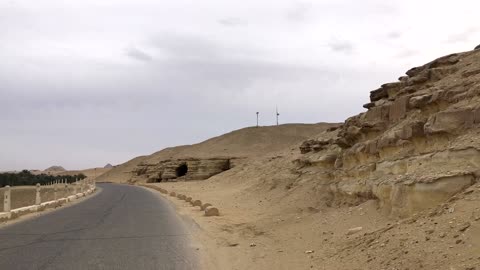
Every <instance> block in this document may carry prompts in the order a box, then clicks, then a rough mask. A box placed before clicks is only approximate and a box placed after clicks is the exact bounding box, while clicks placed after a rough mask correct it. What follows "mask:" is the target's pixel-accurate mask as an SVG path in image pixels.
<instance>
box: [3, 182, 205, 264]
mask: <svg viewBox="0 0 480 270" xmlns="http://www.w3.org/2000/svg"><path fill="white" fill-rule="evenodd" d="M97 187H100V189H101V190H100V191H97V193H98V194H96V195H94V197H92V198H88V199H86V200H85V201H83V202H80V203H78V204H74V205H72V206H69V207H65V208H62V209H59V210H55V211H52V212H50V213H47V214H45V215H41V216H39V217H36V218H32V219H28V220H25V221H22V222H19V223H16V224H12V225H9V226H7V227H5V228H1V229H0V269H2V270H3V269H5V270H6V269H9V270H16V269H22V270H24V269H29V270H30V269H32V270H33V269H59V270H60V269H61V270H67V269H68V270H71V269H72V270H73V269H82V270H90V269H122V270H123V269H134V270H143V269H198V267H197V263H196V261H197V260H196V259H195V256H194V253H195V249H194V248H193V247H192V246H191V244H190V240H189V239H190V237H189V235H188V233H187V232H186V230H185V228H184V225H183V223H182V221H181V220H180V219H179V218H178V217H177V216H176V214H175V212H174V209H172V207H171V206H170V205H169V204H168V203H167V202H166V201H164V199H161V198H160V197H159V196H158V195H157V194H155V193H153V192H151V191H149V190H146V189H144V188H141V187H135V186H128V185H118V184H100V185H97Z"/></svg>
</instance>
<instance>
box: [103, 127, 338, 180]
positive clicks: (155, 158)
mask: <svg viewBox="0 0 480 270" xmlns="http://www.w3.org/2000/svg"><path fill="white" fill-rule="evenodd" d="M336 126H338V124H329V123H318V124H285V125H279V126H267V127H258V128H257V127H248V128H244V129H240V130H236V131H232V132H230V133H227V134H225V135H221V136H218V137H215V138H212V139H209V140H206V141H204V142H201V143H198V144H193V145H183V146H177V147H170V148H166V149H163V150H161V151H158V152H156V153H153V154H151V155H148V156H140V157H137V158H134V159H132V160H130V161H128V162H126V163H124V164H121V165H118V166H116V167H115V168H113V169H112V170H111V171H109V172H108V173H107V174H104V175H102V176H101V177H99V178H98V180H99V181H114V182H127V181H137V180H139V181H142V177H140V178H136V171H137V170H138V169H139V168H140V169H143V168H145V167H149V169H147V171H148V170H153V172H150V174H154V173H155V170H159V169H158V168H154V167H156V166H158V164H161V163H162V162H165V161H172V160H173V162H174V163H175V164H176V162H177V161H178V160H180V161H179V162H181V160H194V161H196V160H209V159H214V160H218V162H222V160H232V164H233V162H243V160H245V159H248V158H251V157H258V156H263V155H266V154H272V153H275V152H278V151H281V150H283V149H285V148H288V147H290V146H291V145H292V144H295V143H300V142H302V141H304V140H306V139H308V138H310V137H312V136H314V135H315V134H318V133H320V132H322V131H324V130H325V129H327V128H330V127H336ZM233 160H235V161H233ZM205 162H209V161H205ZM211 162H216V161H211ZM215 165H216V164H214V165H212V166H215ZM146 174H147V175H148V172H146ZM143 176H145V174H144V175H143ZM150 176H151V175H150ZM145 177H147V176H145ZM145 177H144V178H145ZM144 180H145V179H144Z"/></svg>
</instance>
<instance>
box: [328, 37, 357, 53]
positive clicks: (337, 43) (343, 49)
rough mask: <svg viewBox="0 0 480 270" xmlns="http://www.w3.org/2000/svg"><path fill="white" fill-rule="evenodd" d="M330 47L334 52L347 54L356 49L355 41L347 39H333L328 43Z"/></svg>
mask: <svg viewBox="0 0 480 270" xmlns="http://www.w3.org/2000/svg"><path fill="white" fill-rule="evenodd" d="M328 47H329V48H330V49H331V50H332V51H334V52H339V53H346V54H349V53H352V52H353V50H354V45H353V43H352V42H350V41H347V40H333V41H331V42H329V43H328Z"/></svg>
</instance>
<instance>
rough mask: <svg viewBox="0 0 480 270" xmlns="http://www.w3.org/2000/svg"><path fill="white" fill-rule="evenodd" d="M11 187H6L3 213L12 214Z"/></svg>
mask: <svg viewBox="0 0 480 270" xmlns="http://www.w3.org/2000/svg"><path fill="white" fill-rule="evenodd" d="M11 208H12V207H11V198H10V186H5V191H4V192H3V212H10V210H11Z"/></svg>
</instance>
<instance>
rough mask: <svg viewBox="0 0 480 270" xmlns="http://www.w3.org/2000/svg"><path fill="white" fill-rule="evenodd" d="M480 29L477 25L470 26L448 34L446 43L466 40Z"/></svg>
mask: <svg viewBox="0 0 480 270" xmlns="http://www.w3.org/2000/svg"><path fill="white" fill-rule="evenodd" d="M479 31H480V28H479V27H470V28H468V29H466V30H464V31H461V32H458V33H455V34H452V35H450V36H449V37H448V38H447V40H446V42H447V43H458V42H467V41H469V40H470V38H471V37H472V36H473V35H474V34H476V33H477V32H479Z"/></svg>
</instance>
